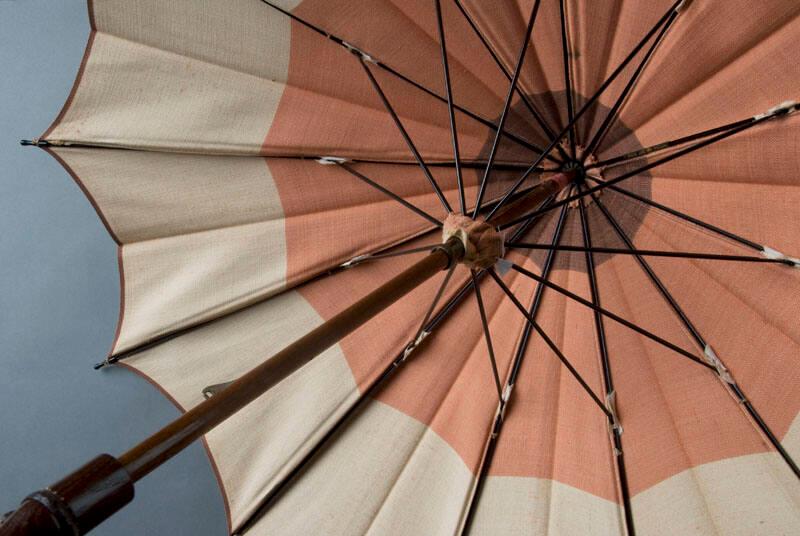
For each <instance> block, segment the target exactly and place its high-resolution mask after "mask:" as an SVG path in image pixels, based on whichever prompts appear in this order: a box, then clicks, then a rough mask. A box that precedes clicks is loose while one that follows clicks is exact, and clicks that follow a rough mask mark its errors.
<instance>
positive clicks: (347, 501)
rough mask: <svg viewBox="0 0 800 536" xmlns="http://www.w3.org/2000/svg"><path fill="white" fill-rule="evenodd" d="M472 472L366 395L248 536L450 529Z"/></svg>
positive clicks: (425, 432) (426, 431)
mask: <svg viewBox="0 0 800 536" xmlns="http://www.w3.org/2000/svg"><path fill="white" fill-rule="evenodd" d="M473 478H474V477H473V476H472V474H471V473H470V472H469V470H468V469H467V468H466V467H465V466H464V464H463V462H462V460H461V459H460V458H459V457H458V456H457V455H456V454H455V453H454V452H453V450H452V448H451V447H450V446H449V445H448V444H447V443H446V442H445V441H443V440H442V439H441V438H440V437H438V436H437V435H436V433H435V432H433V431H432V430H431V429H430V428H428V427H426V426H425V425H423V424H422V423H420V422H418V421H416V420H415V419H413V418H411V417H409V416H407V415H405V414H404V413H402V412H399V411H397V410H396V409H393V408H392V407H390V406H387V405H386V404H383V403H382V402H378V401H372V402H370V403H369V404H368V405H367V406H366V407H365V408H364V410H363V411H362V412H360V413H359V415H358V417H357V418H356V419H355V420H354V421H352V423H351V424H350V425H349V426H347V427H346V428H344V429H343V430H342V432H341V433H340V434H338V435H337V437H336V440H335V441H334V442H333V443H332V444H331V446H330V448H327V449H325V450H323V451H321V452H320V454H319V455H318V456H317V458H316V459H315V460H314V463H312V464H311V466H310V467H309V468H308V469H307V470H306V471H305V472H304V474H303V478H301V479H299V480H298V481H297V482H296V483H295V484H294V485H293V486H291V487H290V488H288V489H287V491H286V492H285V493H284V494H283V496H282V497H281V500H279V501H278V502H276V503H275V505H274V506H273V507H272V508H271V509H270V510H269V511H268V512H267V513H266V514H265V515H264V516H263V517H262V518H261V519H260V520H259V521H258V523H257V524H256V525H254V526H253V528H252V529H250V531H248V534H254V535H256V536H259V535H267V534H286V535H298V536H300V535H306V534H330V535H339V534H342V535H343V534H369V535H383V534H386V535H392V536H394V535H409V536H416V535H419V534H425V535H431V536H437V535H442V536H444V535H450V534H454V533H455V532H456V531H457V530H458V527H459V524H460V522H461V518H462V515H463V510H464V508H465V502H466V501H467V500H468V493H469V490H470V488H471V482H472V480H473ZM300 512H302V515H298V513H300Z"/></svg>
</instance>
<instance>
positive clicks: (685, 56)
mask: <svg viewBox="0 0 800 536" xmlns="http://www.w3.org/2000/svg"><path fill="white" fill-rule="evenodd" d="M752 8H753V4H752V3H750V2H747V1H746V0H731V1H727V2H692V4H691V5H690V6H689V7H688V8H687V9H686V10H685V11H684V12H683V13H682V14H681V15H680V16H679V17H678V20H677V21H676V22H675V24H674V26H673V29H672V30H671V31H670V35H669V36H668V37H667V38H666V39H665V41H664V43H663V46H662V48H661V50H659V52H658V54H657V55H656V57H654V58H653V61H652V62H651V64H650V65H648V67H647V69H646V71H645V74H644V76H643V78H642V79H641V80H640V82H639V83H638V84H637V87H636V89H635V90H634V92H633V94H632V95H631V97H630V99H629V100H630V102H629V104H628V105H627V106H625V108H624V109H623V111H622V113H621V119H622V121H623V122H624V123H625V124H626V125H627V126H628V127H629V128H631V129H634V130H635V131H636V136H637V137H638V138H639V140H640V141H641V142H642V143H643V144H644V145H650V144H653V143H658V142H660V141H663V140H666V139H670V138H672V137H677V136H680V135H682V134H688V133H692V132H697V131H699V130H704V129H707V128H711V127H714V126H717V125H719V124H723V123H727V122H730V121H736V120H738V119H744V118H746V117H749V116H752V115H755V114H759V113H761V112H764V111H766V110H767V109H768V108H771V107H773V106H775V105H777V104H779V103H780V102H783V101H785V100H787V99H797V98H798V95H797V79H798V76H800V66H798V65H797V62H796V61H794V58H793V57H792V54H791V53H790V51H791V50H793V47H794V45H795V43H796V41H797V38H796V35H797V32H798V27H800V26H798V24H800V22H798V19H797V16H798V14H800V5H799V4H798V3H797V2H794V1H793V0H769V1H763V2H759V4H758V11H757V13H754V12H753V9H752ZM686 65H691V66H692V68H691V69H687V68H686ZM793 121H796V120H793ZM775 130H781V128H780V127H778V128H775ZM762 134H763V133H762ZM744 137H745V138H749V139H751V140H752V139H764V138H763V136H757V135H756V134H755V132H754V131H752V130H751V131H749V132H748V133H747V134H746V135H745V136H744ZM618 142H619V139H618V135H615V133H614V132H611V133H610V134H609V136H608V138H607V139H606V145H605V146H606V147H608V148H609V151H608V152H609V153H610V149H611V148H612V147H613V146H614V145H615V144H618ZM775 142H778V140H775ZM618 145H619V147H616V149H624V144H622V143H619V144H618ZM769 145H770V140H769V138H767V139H766V140H765V142H763V143H759V149H761V148H764V149H766V148H767V147H768V146H769ZM729 148H733V147H730V146H729ZM621 152H624V150H622V151H621ZM613 154H618V153H617V150H615V151H614V153H613ZM733 154H734V153H732V152H725V153H721V152H711V153H709V152H708V151H705V150H704V153H703V157H704V158H706V162H717V161H721V162H722V163H723V165H724V164H725V163H726V162H725V161H726V160H727V161H732V162H736V163H737V164H739V165H741V163H742V160H743V159H744V158H743V157H748V158H747V160H748V161H749V162H752V164H751V165H755V164H756V163H757V164H758V165H759V166H771V165H772V163H773V162H772V161H771V160H770V159H768V158H761V156H762V154H761V153H757V154H755V155H753V153H745V154H742V153H738V152H737V153H736V156H735V157H734V156H733ZM754 156H755V158H753V157H754ZM756 158H757V160H756ZM784 160H785V159H784ZM795 160H796V159H795ZM685 162H686V161H684V160H680V161H679V163H685ZM750 169H752V168H750ZM761 169H765V168H763V167H762V168H761ZM768 169H769V168H766V169H765V171H766V170H768ZM795 169H796V167H795ZM726 171H727V168H726ZM711 175H715V176H720V174H719V173H712V174H711Z"/></svg>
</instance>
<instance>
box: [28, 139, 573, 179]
mask: <svg viewBox="0 0 800 536" xmlns="http://www.w3.org/2000/svg"><path fill="white" fill-rule="evenodd" d="M19 144H20V145H22V146H23V147H41V148H57V149H73V148H85V149H109V150H116V151H140V152H155V151H153V150H152V149H148V148H143V147H131V146H125V145H112V144H97V143H91V142H77V141H69V142H63V141H61V142H51V141H49V140H43V139H33V140H30V139H23V140H20V141H19ZM159 152H162V153H167V154H186V153H180V152H177V151H159ZM191 154H193V155H195V156H204V157H206V156H207V157H215V156H217V157H220V156H224V157H235V158H263V159H265V160H269V159H282V160H302V161H306V162H312V161H316V162H317V163H324V164H333V163H336V162H342V163H347V162H350V163H353V164H387V165H391V166H418V165H419V164H418V163H417V162H414V161H410V160H409V161H403V160H384V159H379V158H370V157H359V156H353V157H341V156H331V155H325V156H322V155H304V154H250V153H248V154H243V153H191ZM426 164H427V165H428V167H454V166H455V160H437V161H433V162H431V161H428V162H426ZM460 165H461V168H462V169H464V168H471V169H472V168H475V169H483V168H485V167H486V161H485V160H463V159H462V160H461V162H460ZM494 167H495V169H503V170H519V169H528V164H521V163H516V162H509V161H505V162H500V163H498V162H496V161H495V164H494ZM556 169H557V168H538V169H536V171H537V172H554V171H556Z"/></svg>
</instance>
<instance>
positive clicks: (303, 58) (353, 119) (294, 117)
mask: <svg viewBox="0 0 800 536" xmlns="http://www.w3.org/2000/svg"><path fill="white" fill-rule="evenodd" d="M445 3H447V2H445ZM415 6H416V8H418V9H419V10H422V11H421V12H420V13H409V12H405V11H401V10H400V9H398V8H397V7H395V6H394V5H393V4H391V3H390V2H388V1H382V2H380V6H374V5H372V4H371V5H370V8H369V9H366V8H365V6H364V4H363V3H361V2H353V1H345V0H339V1H333V2H332V1H328V0H326V1H324V2H320V1H309V0H306V1H305V2H303V3H302V4H301V5H300V6H299V7H298V8H297V10H295V12H296V14H297V15H298V16H301V17H305V18H308V19H309V21H310V22H312V23H314V24H317V25H319V26H320V27H321V28H323V29H325V30H326V31H329V32H331V33H333V34H335V35H339V36H341V37H342V38H344V39H346V40H348V41H349V42H352V43H353V44H354V45H356V46H360V47H362V48H363V49H364V50H365V51H367V52H368V53H371V54H373V55H375V57H376V58H378V59H382V58H386V61H387V63H388V64H389V65H390V66H392V67H393V68H396V69H398V70H399V71H400V72H401V73H404V74H406V75H408V76H410V77H411V78H413V79H414V80H419V81H420V82H422V83H423V84H424V85H425V86H427V87H429V88H431V89H432V90H434V91H440V92H442V94H443V89H442V88H443V75H442V67H441V56H440V52H439V44H438V39H436V40H432V39H431V36H430V35H428V34H427V33H425V31H423V30H422V29H421V28H420V27H419V26H418V24H417V22H416V21H417V20H420V19H423V18H430V19H431V21H434V20H435V18H433V17H434V13H433V6H432V5H428V4H421V3H411V4H408V5H405V6H404V7H403V9H404V10H406V11H408V10H411V9H413V8H414V7H415ZM379 8H380V9H379ZM414 14H416V17H415V18H411V16H412V15H414ZM450 19H454V17H450V18H449V19H448V20H450ZM292 28H293V30H292V44H291V47H292V48H291V58H292V61H291V64H290V69H289V79H288V84H289V86H288V88H287V91H286V92H285V94H284V97H283V99H282V100H281V105H280V107H279V109H278V112H277V114H276V117H275V122H274V125H273V126H272V128H271V129H270V132H269V135H268V136H267V137H266V139H265V141H264V151H266V152H268V153H282V154H296V153H301V154H309V155H313V154H317V155H319V154H335V155H336V156H349V157H358V158H379V159H382V160H387V159H388V160H398V159H399V160H405V161H410V160H413V156H412V154H411V153H410V151H409V150H408V148H407V147H406V145H405V143H404V141H403V138H402V137H401V135H400V133H399V132H398V131H397V129H396V127H395V125H394V123H393V121H392V119H391V118H390V117H389V115H388V114H387V113H386V111H385V109H384V107H383V104H382V103H381V101H380V99H379V97H378V95H377V93H376V92H375V91H374V89H373V88H372V86H371V84H370V82H369V79H368V78H367V75H366V74H365V73H364V71H363V68H362V66H361V62H360V60H359V59H358V58H357V57H355V56H353V55H352V54H350V53H349V52H348V51H347V50H345V49H344V48H343V47H341V46H339V45H337V44H335V43H333V42H332V41H330V40H328V39H326V38H324V37H323V36H320V35H319V34H317V33H316V32H314V31H312V30H310V29H308V28H306V27H305V26H303V25H301V24H300V23H296V22H295V23H293V26H292ZM462 33H463V34H464V36H465V38H466V36H467V33H466V32H462ZM450 34H453V35H454V36H455V35H456V34H455V32H452V31H451V32H450ZM387 35H402V36H403V37H404V38H407V39H412V38H415V39H416V41H414V42H415V44H417V45H418V46H413V47H411V46H409V47H398V46H396V41H394V40H387V39H386V38H385V37H386V36H387ZM452 41H453V42H452V45H451V46H450V47H449V48H448V50H450V49H451V48H452V49H453V51H454V52H455V54H456V56H455V57H454V60H453V61H452V67H453V69H452V70H453V72H452V75H453V77H454V81H453V85H454V87H461V88H464V89H462V90H460V93H459V96H460V97H462V98H464V99H466V101H459V104H464V105H466V106H467V107H468V108H473V107H475V106H476V105H477V104H481V105H482V108H478V109H477V110H475V111H476V112H477V113H479V114H480V115H483V116H485V117H486V118H487V119H489V120H494V117H496V116H497V115H499V113H500V111H501V109H502V98H503V97H498V95H497V94H496V93H495V91H494V90H492V89H491V88H490V87H487V85H486V84H485V83H484V82H483V81H476V80H475V79H474V77H473V76H474V75H472V74H471V73H473V72H478V71H477V70H475V71H472V70H471V68H468V67H467V66H462V65H460V63H459V61H458V58H459V57H464V56H466V55H467V54H470V55H472V56H477V54H476V53H475V50H474V47H475V46H476V45H475V44H472V43H471V44H470V45H467V44H466V43H464V44H462V43H461V41H460V39H459V38H457V37H454V38H453V40H452ZM392 43H395V44H392ZM467 46H469V47H470V48H469V51H470V52H467V51H460V52H458V49H459V48H460V47H465V48H466V47H467ZM478 46H479V45H478ZM370 69H371V70H372V72H373V74H374V75H375V77H376V78H377V79H378V81H379V83H380V84H381V86H382V88H383V90H384V92H385V93H386V95H387V98H388V100H389V101H390V102H391V104H392V106H393V107H394V109H395V111H396V112H397V114H398V115H399V116H400V118H401V120H402V121H403V124H404V127H405V128H406V129H407V131H408V133H409V135H410V136H411V138H412V139H413V140H414V143H415V145H416V146H417V148H418V149H419V151H420V153H422V155H423V156H424V157H425V158H426V159H428V160H431V161H435V160H452V158H453V152H452V146H451V141H450V126H449V120H448V115H447V105H446V104H445V103H442V102H440V101H438V100H436V99H435V98H434V97H431V96H429V95H427V94H425V93H424V92H422V91H421V90H419V89H416V88H414V87H413V86H411V85H410V84H408V83H406V82H403V81H401V80H399V79H398V78H396V77H395V76H393V75H391V74H388V73H386V72H385V71H384V70H383V69H380V68H378V67H376V66H374V65H371V67H370ZM491 76H492V79H494V77H496V76H497V75H496V74H495V73H494V72H492V75H491ZM476 82H480V83H476ZM467 88H471V89H470V90H469V91H471V93H469V94H467V93H465V92H466V91H468V90H467ZM498 99H499V100H498ZM484 110H487V111H484ZM458 121H459V122H458V125H459V126H458V128H459V142H460V147H461V152H462V156H463V157H464V158H472V159H474V158H477V157H478V156H479V154H480V153H481V152H482V150H484V148H485V146H486V145H487V142H488V141H489V140H491V136H492V135H493V131H492V130H491V129H489V128H488V127H486V126H484V125H482V124H480V123H478V122H476V121H474V120H472V119H469V118H468V117H466V116H464V115H463V114H460V113H459V114H458ZM300 125H302V128H298V127H299V126H300ZM523 127H524V125H523ZM523 133H524V132H523ZM523 137H524V136H523ZM486 150H487V151H488V147H487V148H486ZM520 151H522V152H520ZM520 154H522V155H524V156H525V158H526V159H528V160H530V158H532V157H533V156H535V155H534V154H533V153H532V152H531V151H529V150H526V149H519V148H518V147H517V146H516V145H513V146H512V145H510V144H504V145H503V150H502V151H501V152H500V154H499V158H500V159H501V160H515V161H520Z"/></svg>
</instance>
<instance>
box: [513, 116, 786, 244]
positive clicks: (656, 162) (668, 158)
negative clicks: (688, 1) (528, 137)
mask: <svg viewBox="0 0 800 536" xmlns="http://www.w3.org/2000/svg"><path fill="white" fill-rule="evenodd" d="M798 108H800V103H796V102H792V103H786V104H785V105H781V106H776V107H775V108H772V109H770V110H769V111H767V112H765V113H763V114H759V115H756V116H754V117H753V120H752V121H750V122H748V123H746V124H744V125H741V126H739V127H736V128H734V129H731V130H729V131H726V132H723V133H721V134H717V135H716V136H713V137H711V138H708V139H706V140H703V141H701V142H698V143H695V144H693V145H690V146H689V147H686V148H684V149H681V150H679V151H677V152H675V153H672V154H670V155H667V156H664V157H662V158H660V159H658V160H654V161H653V162H650V163H648V164H646V165H644V166H641V167H639V168H637V169H634V170H633V171H630V172H628V173H624V174H622V175H620V176H619V177H615V178H613V179H609V180H607V181H603V182H602V184H599V185H597V186H593V187H591V188H587V189H586V190H583V191H582V192H578V193H577V194H575V195H571V196H569V197H567V198H565V199H562V200H561V201H558V202H556V203H553V204H552V205H550V206H548V207H545V208H542V209H537V210H534V211H533V212H529V213H528V214H524V215H522V216H520V217H519V218H516V219H514V220H512V221H510V222H508V223H505V224H503V225H500V226H498V229H499V230H503V229H507V228H509V227H512V226H514V225H516V224H518V223H520V222H523V221H525V220H526V219H527V218H529V217H532V216H538V215H540V214H543V213H545V212H548V211H550V210H553V209H555V208H557V207H560V206H561V205H566V204H568V203H572V202H573V201H575V200H577V199H580V198H581V197H585V196H587V195H591V194H593V193H595V192H599V191H601V190H603V189H605V188H608V187H610V186H612V185H614V184H617V183H619V182H622V181H624V180H627V179H630V178H631V177H635V176H637V175H641V174H642V173H644V172H645V171H648V170H650V169H653V168H655V167H658V166H660V165H662V164H666V163H667V162H671V161H672V160H675V159H677V158H680V157H682V156H684V155H687V154H689V153H692V152H694V151H696V150H698V149H702V148H703V147H707V146H709V145H712V144H714V143H716V142H718V141H721V140H724V139H725V138H729V137H730V136H733V135H734V134H738V133H739V132H742V131H744V130H747V129H749V128H752V127H754V126H756V125H760V124H761V123H763V122H765V121H769V120H771V119H775V118H776V117H783V116H785V115H788V114H790V113H793V112H795V111H796V110H797V109H798ZM501 203H502V200H501Z"/></svg>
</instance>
